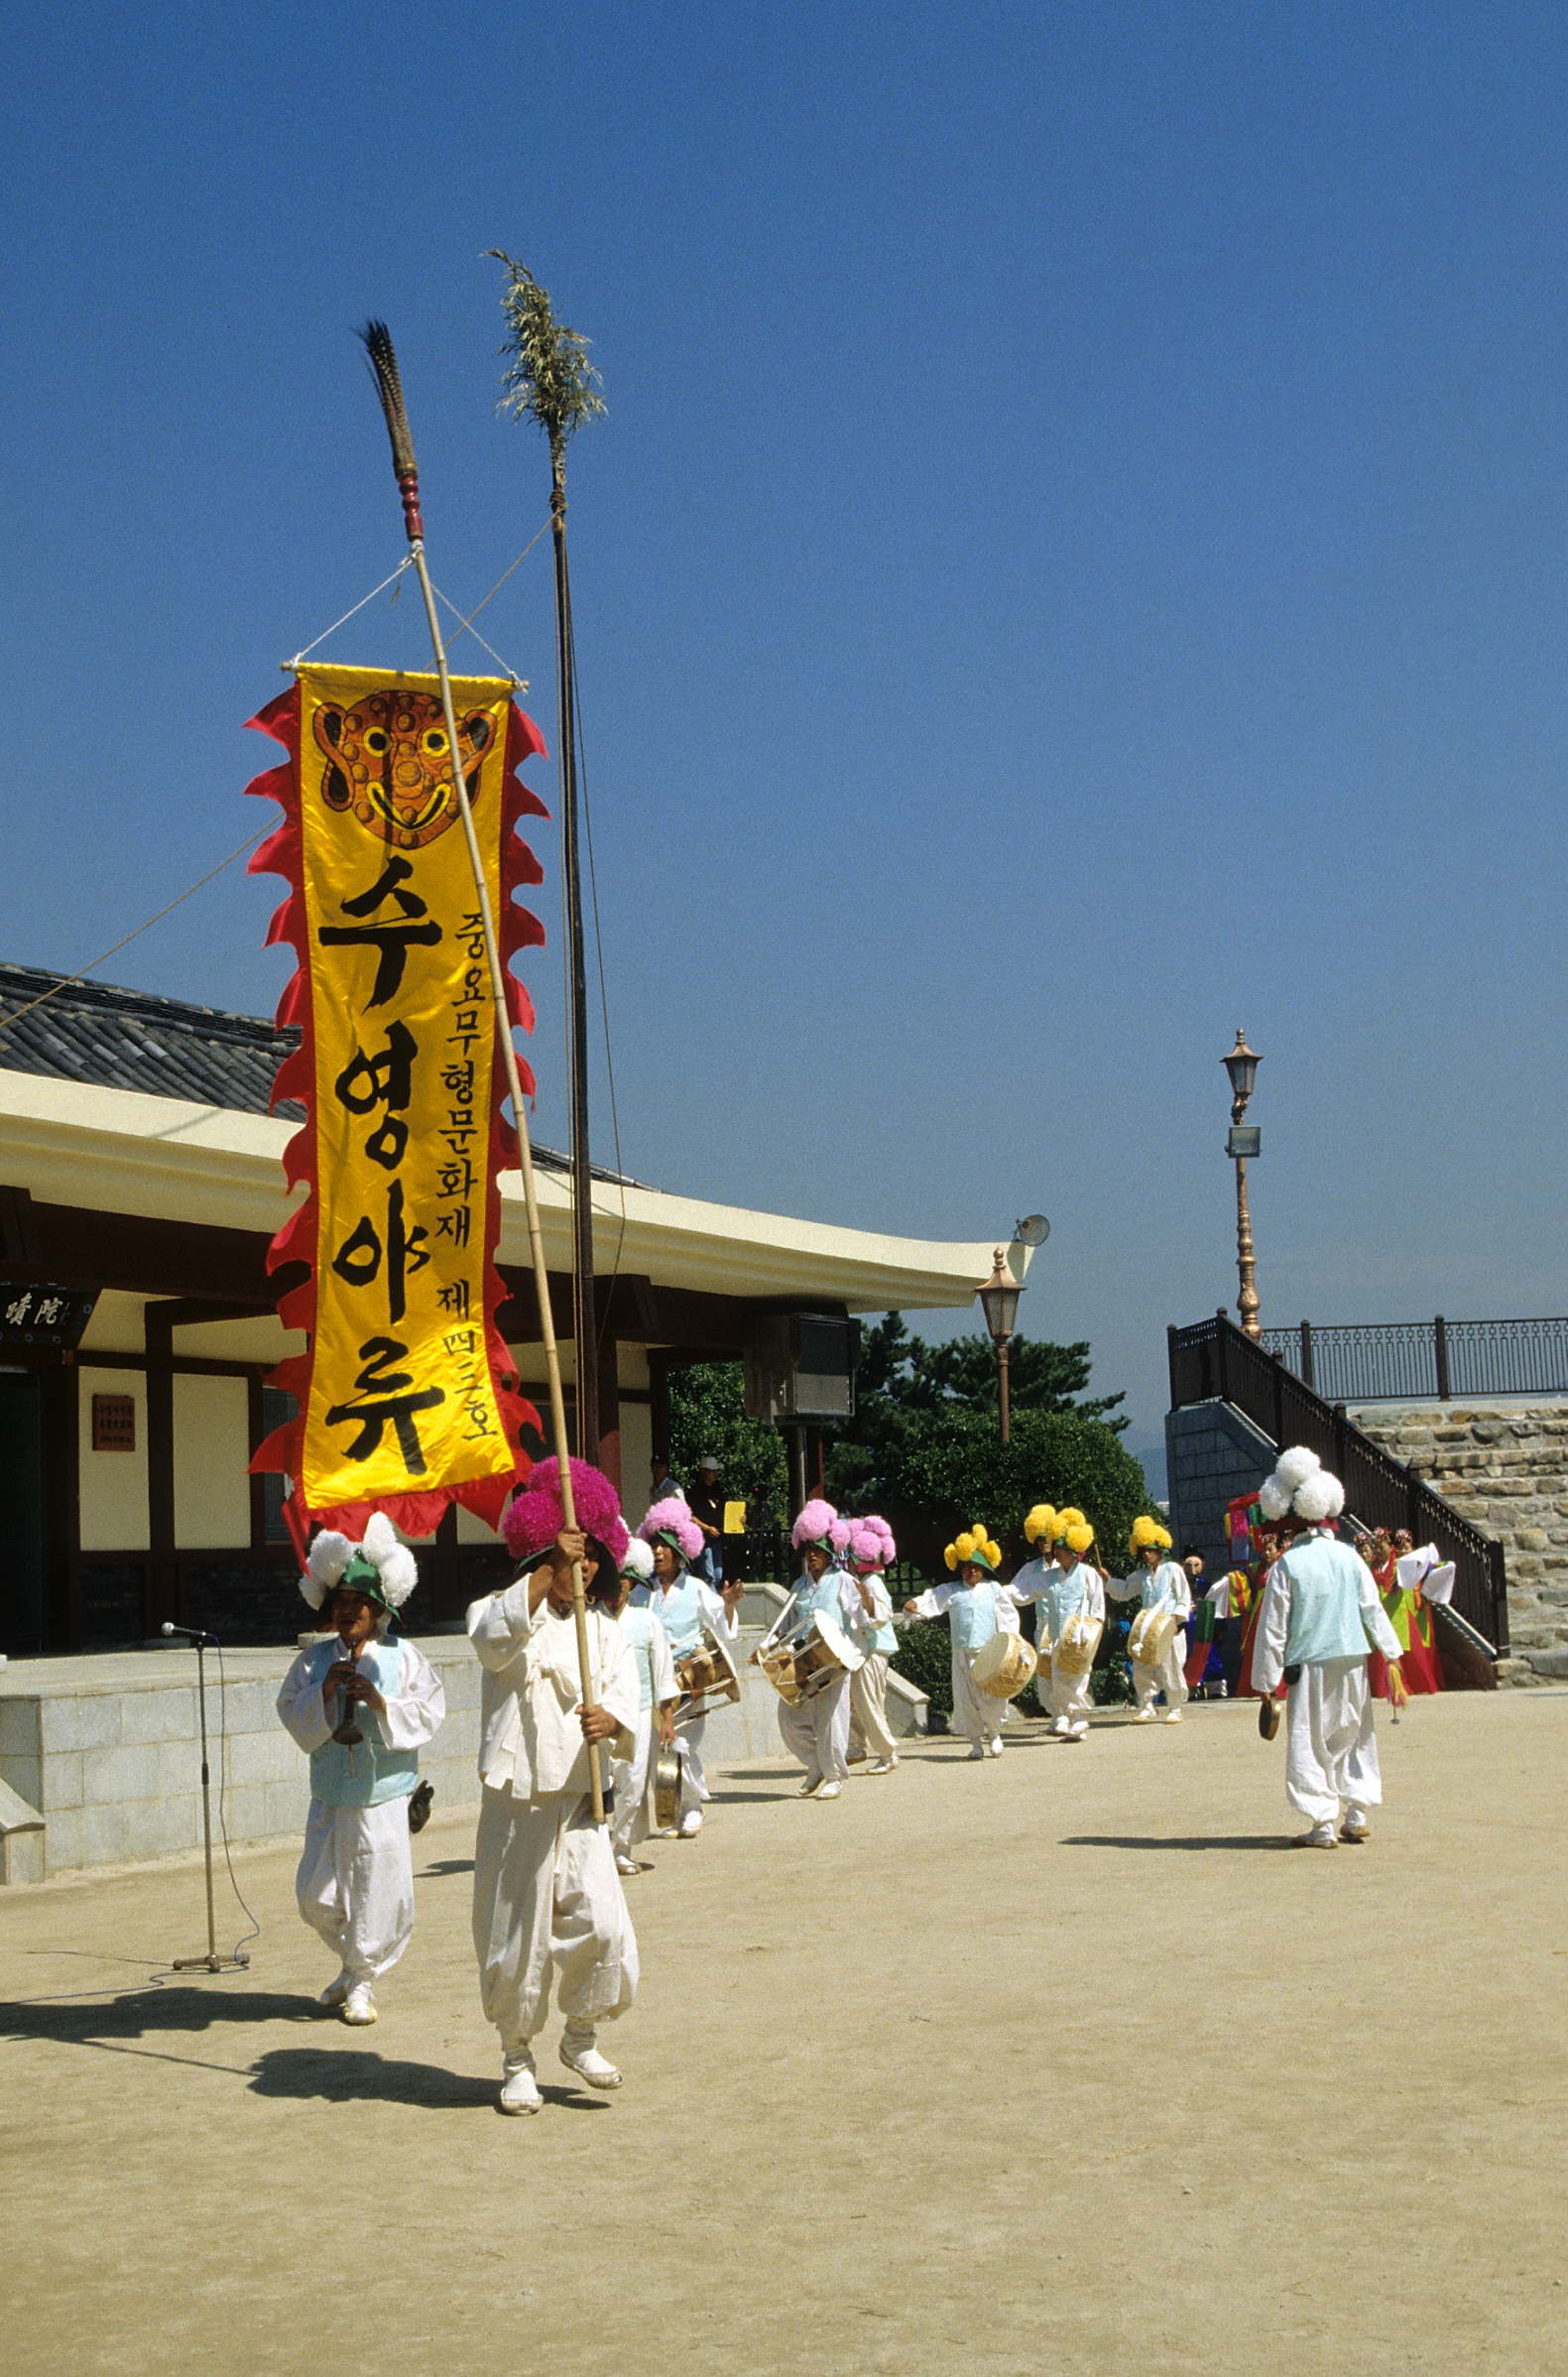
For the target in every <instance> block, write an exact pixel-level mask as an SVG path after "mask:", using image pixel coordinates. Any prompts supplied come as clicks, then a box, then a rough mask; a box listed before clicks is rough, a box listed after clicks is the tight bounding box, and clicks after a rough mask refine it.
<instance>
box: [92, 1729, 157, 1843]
mask: <svg viewBox="0 0 1568 2377" xmlns="http://www.w3.org/2000/svg"><path fill="white" fill-rule="evenodd" d="M158 1759H159V1751H158V1745H157V1744H156V1743H155V1742H135V1743H133V1744H132V1745H131V1746H130V1747H129V1748H118V1749H113V1750H85V1751H83V1753H82V1768H81V1787H82V1797H83V1799H84V1801H85V1803H86V1805H87V1806H88V1808H89V1809H90V1808H91V1807H92V1806H93V1804H94V1802H97V1801H109V1802H113V1803H115V1804H116V1805H118V1804H120V1803H122V1802H125V1801H128V1800H153V1799H156V1798H157V1797H158V1789H159V1783H158ZM89 1829H90V1826H89ZM126 1853H127V1854H129V1852H126ZM111 1854H113V1855H115V1856H119V1855H120V1854H121V1851H120V1850H118V1849H116V1850H114V1851H112V1852H111Z"/></svg>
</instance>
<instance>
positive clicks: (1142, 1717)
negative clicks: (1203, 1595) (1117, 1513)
mask: <svg viewBox="0 0 1568 2377" xmlns="http://www.w3.org/2000/svg"><path fill="white" fill-rule="evenodd" d="M1170 1548H1171V1547H1170V1536H1169V1533H1168V1531H1167V1530H1166V1529H1165V1528H1163V1527H1161V1526H1160V1524H1159V1522H1158V1520H1157V1519H1149V1518H1141V1519H1135V1520H1134V1521H1133V1537H1132V1550H1133V1552H1134V1553H1135V1554H1136V1555H1137V1557H1138V1559H1139V1560H1140V1562H1141V1563H1142V1565H1141V1566H1140V1567H1138V1568H1135V1569H1134V1571H1133V1573H1132V1575H1131V1576H1113V1577H1111V1578H1109V1579H1108V1581H1107V1584H1106V1591H1107V1592H1108V1593H1110V1594H1112V1595H1113V1596H1114V1597H1115V1599H1117V1600H1118V1601H1130V1600H1131V1599H1132V1598H1133V1595H1134V1594H1135V1593H1137V1594H1138V1595H1139V1596H1140V1602H1141V1614H1145V1613H1147V1612H1149V1611H1152V1612H1153V1613H1154V1614H1155V1616H1162V1615H1164V1614H1166V1613H1170V1614H1172V1615H1173V1616H1174V1617H1175V1620H1176V1629H1175V1632H1174V1633H1173V1634H1172V1636H1171V1638H1170V1640H1169V1642H1168V1643H1167V1644H1166V1645H1165V1647H1164V1649H1163V1650H1162V1651H1161V1653H1160V1655H1159V1657H1158V1659H1157V1661H1152V1662H1148V1661H1144V1660H1141V1659H1139V1658H1138V1657H1137V1656H1136V1654H1135V1655H1134V1656H1133V1697H1134V1699H1135V1700H1136V1701H1137V1703H1138V1705H1137V1707H1136V1708H1135V1710H1134V1712H1133V1722H1134V1724H1135V1725H1146V1724H1148V1723H1149V1722H1150V1720H1151V1719H1152V1717H1153V1714H1154V1694H1155V1693H1156V1692H1158V1691H1162V1692H1163V1693H1164V1695H1165V1722H1166V1724H1167V1725H1179V1724H1180V1722H1181V1711H1182V1708H1183V1707H1184V1706H1185V1704H1186V1698H1187V1680H1186V1677H1185V1676H1184V1675H1183V1673H1182V1665H1183V1659H1184V1654H1185V1650H1186V1637H1185V1635H1184V1634H1183V1632H1182V1629H1183V1627H1184V1626H1185V1625H1186V1622H1187V1620H1188V1618H1189V1617H1190V1616H1191V1615H1192V1587H1191V1585H1190V1584H1189V1582H1188V1581H1187V1571H1186V1569H1185V1568H1183V1567H1182V1566H1181V1565H1180V1564H1179V1562H1177V1561H1174V1560H1169V1559H1167V1558H1166V1555H1167V1554H1168V1552H1169V1551H1170ZM1136 1629H1137V1621H1136V1620H1135V1635H1134V1640H1136V1639H1137V1633H1136ZM1129 1650H1130V1652H1131V1650H1132V1645H1131V1643H1130V1644H1129Z"/></svg>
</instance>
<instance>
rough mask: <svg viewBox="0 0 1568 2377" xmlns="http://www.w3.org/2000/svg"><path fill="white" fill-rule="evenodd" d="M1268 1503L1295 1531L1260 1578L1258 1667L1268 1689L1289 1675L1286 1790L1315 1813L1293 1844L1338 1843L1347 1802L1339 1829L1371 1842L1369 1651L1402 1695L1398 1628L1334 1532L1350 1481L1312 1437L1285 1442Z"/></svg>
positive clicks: (1272, 1515) (1379, 1790) (1374, 1803)
mask: <svg viewBox="0 0 1568 2377" xmlns="http://www.w3.org/2000/svg"><path fill="white" fill-rule="evenodd" d="M1261 1503H1262V1508H1263V1513H1264V1516H1265V1517H1266V1519H1269V1520H1271V1521H1274V1522H1276V1523H1277V1524H1278V1527H1279V1532H1280V1533H1281V1534H1283V1535H1287V1536H1289V1537H1290V1538H1291V1539H1292V1540H1291V1542H1290V1544H1289V1546H1288V1549H1287V1550H1286V1551H1284V1552H1282V1553H1281V1554H1280V1556H1279V1558H1278V1559H1277V1560H1276V1561H1275V1562H1274V1564H1273V1566H1272V1567H1271V1568H1270V1569H1269V1571H1268V1576H1267V1580H1266V1583H1265V1585H1264V1594H1263V1614H1262V1616H1261V1617H1260V1619H1259V1625H1258V1643H1257V1649H1256V1652H1255V1655H1254V1673H1255V1675H1256V1677H1257V1682H1258V1688H1259V1690H1260V1691H1262V1692H1264V1693H1271V1692H1272V1691H1273V1689H1274V1687H1275V1685H1276V1684H1277V1683H1278V1682H1279V1681H1280V1679H1281V1678H1283V1680H1284V1682H1285V1683H1286V1685H1287V1686H1288V1688H1289V1689H1288V1691H1287V1693H1286V1696H1285V1798H1286V1799H1287V1800H1288V1801H1289V1803H1290V1805H1291V1807H1292V1808H1295V1809H1298V1810H1299V1811H1300V1813H1301V1814H1303V1815H1304V1816H1306V1817H1308V1818H1309V1820H1310V1823H1311V1830H1310V1831H1307V1832H1303V1833H1301V1834H1299V1835H1298V1836H1297V1838H1296V1840H1295V1842H1294V1844H1293V1845H1294V1846H1295V1847H1296V1848H1309V1849H1331V1848H1333V1847H1334V1846H1335V1830H1334V1827H1335V1825H1336V1823H1337V1822H1338V1821H1339V1817H1340V1814H1341V1811H1343V1813H1344V1818H1345V1820H1344V1823H1343V1825H1342V1827H1341V1829H1340V1832H1339V1838H1340V1839H1341V1840H1350V1841H1360V1840H1365V1839H1366V1838H1367V1837H1368V1834H1369V1831H1370V1829H1371V1827H1370V1825H1369V1822H1368V1817H1367V1811H1368V1809H1369V1808H1377V1807H1380V1806H1381V1805H1382V1802H1383V1780H1382V1777H1381V1775H1380V1773H1379V1769H1378V1743H1377V1738H1376V1736H1375V1734H1374V1731H1373V1699H1372V1693H1371V1691H1370V1690H1369V1689H1368V1682H1367V1656H1368V1652H1369V1650H1371V1649H1377V1650H1380V1651H1381V1652H1382V1653H1383V1655H1384V1657H1385V1659H1386V1660H1387V1663H1388V1665H1387V1676H1388V1685H1389V1692H1390V1696H1391V1697H1392V1698H1393V1699H1394V1700H1395V1701H1402V1700H1403V1698H1404V1696H1405V1695H1404V1691H1403V1687H1402V1679H1401V1678H1400V1676H1399V1642H1398V1637H1397V1636H1396V1635H1395V1633H1394V1631H1393V1628H1392V1627H1391V1626H1390V1625H1389V1623H1388V1620H1387V1614H1386V1613H1385V1611H1384V1607H1383V1604H1382V1602H1381V1601H1380V1600H1379V1598H1378V1588H1377V1585H1376V1583H1375V1581H1374V1579H1373V1575H1372V1571H1371V1569H1370V1568H1369V1567H1368V1566H1367V1564H1366V1562H1365V1561H1363V1560H1361V1559H1359V1558H1358V1557H1357V1555H1356V1554H1355V1553H1354V1552H1352V1550H1351V1549H1350V1546H1349V1545H1348V1544H1341V1543H1337V1542H1336V1541H1335V1539H1334V1534H1333V1530H1332V1527H1331V1526H1330V1525H1329V1522H1330V1521H1331V1520H1333V1519H1337V1518H1338V1517H1339V1514H1340V1512H1341V1511H1342V1510H1343V1509H1344V1507H1345V1489H1344V1487H1343V1486H1342V1485H1341V1484H1340V1482H1339V1479H1338V1478H1337V1477H1334V1476H1332V1475H1331V1474H1330V1472H1329V1471H1328V1470H1327V1469H1325V1468H1324V1466H1323V1464H1322V1462H1321V1461H1320V1460H1319V1459H1318V1456H1317V1454H1316V1453H1315V1452H1311V1451H1309V1450H1308V1449H1307V1447H1306V1446H1305V1445H1304V1444H1296V1445H1292V1446H1291V1448H1290V1449H1289V1450H1288V1451H1287V1452H1282V1453H1281V1454H1280V1455H1279V1458H1278V1461H1277V1462H1276V1463H1275V1466H1274V1471H1273V1474H1272V1476H1271V1477H1269V1478H1268V1479H1267V1480H1266V1482H1265V1485H1264V1488H1263V1492H1262V1496H1261ZM1261 1713H1262V1714H1263V1715H1264V1716H1265V1717H1268V1716H1269V1714H1270V1710H1269V1709H1268V1708H1267V1707H1266V1708H1265V1710H1263V1711H1262V1712H1261ZM1273 1721H1274V1722H1275V1723H1277V1718H1275V1719H1274V1720H1273Z"/></svg>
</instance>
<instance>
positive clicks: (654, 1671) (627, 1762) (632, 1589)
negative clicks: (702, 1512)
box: [609, 1535, 679, 1874]
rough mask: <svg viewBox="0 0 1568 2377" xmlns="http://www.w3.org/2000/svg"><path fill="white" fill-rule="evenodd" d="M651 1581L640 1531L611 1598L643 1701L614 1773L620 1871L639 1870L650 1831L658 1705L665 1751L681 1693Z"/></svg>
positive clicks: (651, 1564)
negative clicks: (638, 1845) (638, 1849)
mask: <svg viewBox="0 0 1568 2377" xmlns="http://www.w3.org/2000/svg"><path fill="white" fill-rule="evenodd" d="M653 1581H654V1555H653V1553H652V1552H651V1551H650V1550H649V1547H648V1546H647V1544H645V1543H644V1542H643V1540H642V1538H641V1536H635V1535H634V1536H633V1537H632V1539H631V1541H630V1543H629V1544H628V1545H627V1547H626V1551H625V1554H624V1555H623V1557H622V1561H621V1573H620V1575H619V1577H618V1578H617V1579H616V1583H617V1591H616V1594H615V1597H614V1598H613V1599H612V1600H611V1601H610V1602H609V1609H610V1615H611V1616H612V1617H613V1618H614V1619H615V1621H616V1623H617V1624H618V1625H619V1627H620V1629H621V1632H622V1633H623V1634H624V1635H625V1636H626V1639H627V1641H628V1642H629V1643H630V1644H631V1646H632V1656H633V1658H634V1659H635V1660H636V1662H637V1681H638V1686H639V1691H640V1696H641V1701H642V1707H641V1712H640V1714H639V1716H638V1720H637V1749H636V1752H635V1754H634V1755H633V1756H632V1757H630V1758H617V1759H616V1761H615V1764H614V1771H613V1776H612V1780H613V1782H614V1784H615V1814H614V1816H613V1818H612V1820H611V1830H610V1837H611V1841H612V1843H613V1845H614V1848H615V1870H616V1872H617V1873H619V1874H635V1873H636V1872H637V1870H638V1868H637V1860H636V1858H635V1857H634V1856H633V1855H632V1844H633V1842H634V1841H638V1840H643V1839H645V1838H646V1837H647V1833H648V1817H647V1814H646V1813H645V1809H644V1801H645V1798H646V1796H647V1791H648V1754H649V1749H650V1746H651V1744H652V1740H653V1731H654V1709H655V1706H656V1704H657V1706H658V1709H659V1739H660V1744H661V1746H662V1747H663V1749H666V1750H667V1749H668V1748H669V1746H670V1743H671V1742H672V1741H673V1740H674V1738H675V1702H676V1700H677V1699H678V1697H679V1694H678V1692H677V1690H676V1688H675V1663H674V1661H673V1660H672V1659H671V1657H670V1655H669V1637H668V1635H667V1634H665V1632H664V1628H663V1621H662V1620H661V1618H660V1616H659V1614H658V1612H657V1611H656V1610H653V1609H651V1608H650V1607H649V1598H648V1593H649V1587H650V1586H651V1585H652V1583H653ZM634 1595H635V1598H634Z"/></svg>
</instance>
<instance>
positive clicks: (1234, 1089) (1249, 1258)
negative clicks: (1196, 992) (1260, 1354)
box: [1223, 1030, 1263, 1339]
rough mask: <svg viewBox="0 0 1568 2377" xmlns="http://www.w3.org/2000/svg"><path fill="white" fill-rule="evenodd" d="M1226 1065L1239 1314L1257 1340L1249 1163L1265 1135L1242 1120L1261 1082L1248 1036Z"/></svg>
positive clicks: (1243, 1036)
mask: <svg viewBox="0 0 1568 2377" xmlns="http://www.w3.org/2000/svg"><path fill="white" fill-rule="evenodd" d="M1223 1062H1224V1065H1225V1069H1226V1071H1227V1072H1228V1073H1229V1074H1230V1076H1231V1131H1230V1137H1229V1138H1228V1139H1227V1140H1226V1143H1225V1152H1226V1154H1227V1155H1228V1156H1230V1157H1233V1158H1234V1160H1235V1164H1236V1272H1237V1277H1238V1279H1239V1281H1240V1283H1241V1285H1240V1288H1239V1291H1238V1294H1237V1298H1236V1310H1237V1312H1238V1313H1239V1314H1241V1321H1242V1333H1243V1335H1244V1336H1248V1337H1252V1338H1254V1339H1257V1338H1258V1337H1261V1336H1262V1334H1263V1331H1262V1329H1261V1328H1260V1327H1259V1325H1258V1275H1257V1266H1256V1264H1255V1263H1254V1260H1253V1216H1252V1208H1251V1207H1250V1205H1249V1204H1248V1202H1247V1160H1248V1158H1249V1157H1250V1156H1256V1155H1258V1153H1259V1152H1260V1147H1261V1143H1262V1134H1261V1133H1260V1131H1259V1129H1258V1126H1257V1125H1256V1123H1255V1124H1253V1125H1251V1126H1250V1127H1248V1128H1245V1129H1244V1128H1243V1125H1242V1117H1243V1115H1244V1114H1245V1113H1246V1112H1247V1101H1248V1099H1249V1098H1250V1097H1251V1096H1252V1094H1253V1084H1254V1082H1255V1081H1256V1080H1257V1078H1258V1066H1259V1062H1260V1060H1259V1057H1258V1053H1257V1051H1256V1050H1255V1049H1250V1048H1249V1047H1248V1045H1247V1035H1246V1033H1245V1032H1243V1031H1240V1030H1238V1032H1237V1035H1236V1046H1235V1048H1233V1049H1232V1051H1231V1053H1230V1055H1229V1056H1228V1057H1227V1058H1225V1059H1224V1060H1223Z"/></svg>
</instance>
